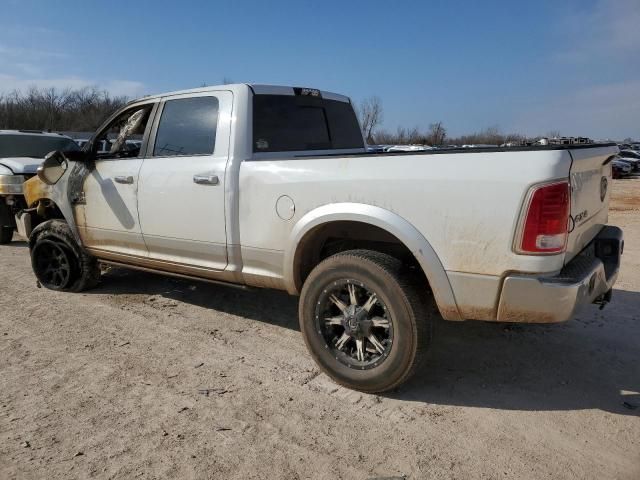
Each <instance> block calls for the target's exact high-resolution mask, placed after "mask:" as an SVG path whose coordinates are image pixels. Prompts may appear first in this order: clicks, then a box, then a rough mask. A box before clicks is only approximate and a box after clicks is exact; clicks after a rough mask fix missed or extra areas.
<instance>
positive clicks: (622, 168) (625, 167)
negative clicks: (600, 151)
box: [611, 160, 633, 178]
mask: <svg viewBox="0 0 640 480" xmlns="http://www.w3.org/2000/svg"><path fill="white" fill-rule="evenodd" d="M611 168H612V170H613V172H612V177H613V178H622V177H626V176H627V175H630V174H631V172H632V170H633V166H632V165H631V164H630V163H628V162H625V161H622V160H612V161H611Z"/></svg>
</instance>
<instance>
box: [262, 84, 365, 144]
mask: <svg viewBox="0 0 640 480" xmlns="http://www.w3.org/2000/svg"><path fill="white" fill-rule="evenodd" d="M349 148H364V142H363V140H362V134H361V132H360V127H359V125H358V120H357V119H356V115H355V113H354V111H353V107H352V106H351V104H350V103H347V102H341V101H338V100H328V99H322V98H318V97H308V96H294V95H254V97H253V151H254V152H292V151H304V150H334V149H349Z"/></svg>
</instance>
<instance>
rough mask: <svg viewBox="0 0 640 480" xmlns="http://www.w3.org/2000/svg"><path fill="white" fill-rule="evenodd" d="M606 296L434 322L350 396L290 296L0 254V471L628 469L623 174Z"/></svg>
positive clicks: (421, 474)
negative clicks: (58, 287) (316, 357)
mask: <svg viewBox="0 0 640 480" xmlns="http://www.w3.org/2000/svg"><path fill="white" fill-rule="evenodd" d="M610 223H612V224H615V225H619V226H621V227H622V228H623V229H624V230H625V237H626V241H627V243H626V251H625V255H624V257H623V259H624V264H623V269H622V273H621V277H620V279H619V281H618V284H617V289H616V291H615V292H614V299H613V303H612V304H611V305H609V306H608V307H607V308H605V309H604V310H603V311H600V310H598V309H597V307H595V306H593V307H590V308H588V309H586V310H584V311H582V312H580V313H579V314H578V316H577V318H575V319H574V320H572V321H570V322H567V323H565V324H560V325H547V326H545V325H504V324H490V323H481V322H466V323H460V324H457V323H448V322H444V321H441V322H440V323H438V324H437V325H436V332H435V333H436V337H435V340H434V344H433V348H432V350H431V353H430V356H429V361H428V364H427V365H426V366H425V368H424V369H423V370H421V371H419V372H418V373H417V375H416V377H415V378H414V379H413V380H412V381H410V382H409V383H408V384H405V385H404V386H403V387H402V388H401V389H400V390H399V391H397V392H394V393H392V394H389V395H383V396H377V395H364V394H360V393H356V392H353V391H349V390H346V389H344V388H339V387H337V386H335V385H334V384H333V383H332V382H331V381H330V380H329V379H328V378H327V377H326V376H324V375H322V374H319V372H318V370H317V368H316V367H315V365H314V363H313V362H312V361H311V359H310V358H309V356H308V355H307V353H306V350H305V346H304V343H303V341H302V338H301V335H300V332H299V330H298V325H297V314H296V308H297V299H296V298H292V297H288V296H287V295H286V294H282V293H279V292H274V291H265V290H263V291H253V292H244V291H241V290H237V289H233V288H227V287H219V286H213V285H209V284H204V283H197V282H189V281H182V280H175V279H169V278H164V277H161V276H156V275H151V274H145V273H140V272H132V271H125V270H111V271H109V272H108V273H106V274H105V276H104V281H103V283H102V285H101V286H100V287H99V288H97V289H96V290H93V291H91V292H88V293H85V294H58V293H54V292H51V291H48V290H45V289H38V288H36V282H35V279H34V277H33V274H32V272H31V268H30V264H29V257H28V251H27V247H26V244H25V243H24V242H21V241H14V242H13V243H12V244H10V245H8V246H2V247H0V373H1V376H0V478H2V479H12V478H20V479H22V478H38V479H40V478H48V479H58V478H59V479H62V478H65V479H66V478H176V479H185V478H225V479H226V478H238V479H247V478H287V479H291V478H344V479H360V478H363V479H364V478H372V477H373V478H375V477H394V476H395V477H401V476H406V477H407V478H411V479H415V478H553V479H557V478H577V479H584V478H593V479H613V478H618V479H634V480H636V479H638V478H640V418H639V417H640V361H639V360H640V355H639V352H640V347H639V345H640V245H639V243H640V242H639V240H640V179H634V180H619V181H615V182H614V202H613V204H612V211H611V214H610Z"/></svg>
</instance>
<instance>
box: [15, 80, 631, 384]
mask: <svg viewBox="0 0 640 480" xmlns="http://www.w3.org/2000/svg"><path fill="white" fill-rule="evenodd" d="M109 133H116V134H117V135H118V139H117V140H116V141H114V142H113V144H112V147H111V151H110V152H106V153H101V154H99V153H97V146H98V145H99V143H100V142H101V141H102V140H103V139H104V138H106V137H107V136H108V135H109ZM132 135H142V138H143V140H142V144H141V145H140V148H139V149H131V148H128V147H127V145H126V141H127V139H128V138H130V137H131V136H132ZM617 151H618V149H617V147H615V146H614V145H609V144H604V145H603V144H600V145H589V146H578V147H567V146H540V147H522V148H518V147H516V148H478V149H465V150H464V151H460V150H443V151H438V150H430V151H424V152H409V153H407V152H401V153H375V154H373V153H367V152H366V146H365V144H364V141H363V138H362V134H361V131H360V127H359V125H358V121H357V119H356V115H355V113H354V110H353V106H352V104H351V102H350V100H349V99H348V98H347V97H344V96H341V95H337V94H334V93H329V92H324V91H319V90H315V89H308V88H292V87H276V86H265V85H245V84H242V85H224V86H219V87H207V88H200V89H195V90H189V91H182V92H175V93H167V94H163V95H156V96H152V97H145V98H142V99H140V100H138V101H135V102H132V103H130V104H128V105H127V106H126V107H124V108H123V109H121V110H120V111H118V112H116V113H115V114H114V115H113V116H112V117H111V118H110V119H109V120H107V122H106V123H105V124H104V126H103V127H102V128H100V130H98V132H97V133H96V134H95V136H94V137H93V139H92V140H91V141H90V142H89V143H88V144H87V145H86V146H85V148H84V150H83V151H82V152H79V153H68V154H65V155H63V154H60V153H57V152H54V153H52V154H50V155H49V156H48V157H47V159H46V160H45V162H44V163H43V164H42V165H41V166H40V167H39V169H38V176H37V177H34V178H32V179H31V180H29V181H27V182H26V183H25V185H24V192H25V197H26V199H27V203H28V209H26V210H25V211H24V212H21V215H18V217H19V218H18V223H19V228H20V229H21V231H23V232H24V233H26V234H29V233H30V238H29V246H30V252H31V258H32V265H33V269H34V272H35V275H36V277H37V279H38V281H39V282H40V284H42V285H43V286H45V287H48V288H51V289H55V290H64V291H79V290H82V289H86V288H89V287H92V286H94V285H95V284H96V283H97V282H98V281H99V278H100V270H99V267H98V265H99V263H107V264H114V265H120V266H126V267H130V268H136V269H141V270H148V271H153V272H162V273H165V274H167V275H175V276H180V277H188V278H197V279H201V280H207V281H211V282H214V283H216V282H217V283H220V282H223V283H232V284H240V285H243V286H254V287H268V288H275V289H282V290H286V291H288V292H289V293H291V294H293V295H300V301H299V305H300V307H299V317H300V326H301V330H302V334H303V336H304V339H305V341H306V343H307V346H308V348H309V351H310V352H311V354H312V355H313V357H314V359H315V360H316V361H317V363H318V364H319V366H320V367H321V368H322V370H323V371H325V372H326V373H327V374H328V375H330V376H331V377H332V378H333V379H334V380H335V381H336V382H338V383H340V384H342V385H346V386H348V387H350V388H354V389H358V390H362V391H366V392H381V391H385V390H389V389H391V388H394V387H396V386H398V385H399V384H401V383H402V382H403V381H404V380H406V379H407V378H408V377H409V375H410V374H411V372H412V371H413V370H414V368H415V366H416V365H417V364H418V363H419V361H420V360H421V359H422V358H423V357H424V354H425V352H426V351H427V347H428V344H429V341H430V334H431V324H432V321H433V319H434V318H435V315H437V314H438V313H439V315H441V316H442V317H443V318H445V319H446V320H454V321H459V320H486V321H497V322H561V321H565V320H568V319H569V318H571V317H572V315H573V313H574V311H575V310H576V308H577V307H579V306H582V305H585V304H590V303H598V304H601V305H604V304H605V303H606V302H607V301H609V299H610V297H611V289H612V286H613V284H614V282H615V280H616V277H617V274H618V269H619V265H620V255H621V254H622V247H623V241H622V232H621V230H620V229H618V228H616V227H611V226H607V225H606V223H607V217H608V204H609V194H610V188H609V186H610V179H611V165H610V162H611V159H612V158H613V156H614V155H615V154H616V153H617ZM211 294H212V295H215V290H212V293H211Z"/></svg>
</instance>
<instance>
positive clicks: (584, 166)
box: [565, 146, 618, 263]
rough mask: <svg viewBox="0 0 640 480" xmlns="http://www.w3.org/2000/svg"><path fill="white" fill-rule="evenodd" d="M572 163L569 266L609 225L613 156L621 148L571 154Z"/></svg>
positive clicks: (588, 149)
mask: <svg viewBox="0 0 640 480" xmlns="http://www.w3.org/2000/svg"><path fill="white" fill-rule="evenodd" d="M569 153H570V155H571V158H572V162H571V217H570V218H569V238H568V241H567V254H566V256H565V263H567V262H569V261H570V260H571V259H572V258H573V257H574V256H576V255H577V254H578V253H580V251H581V250H582V249H583V248H584V247H585V246H586V245H587V244H588V243H589V242H590V241H591V240H592V239H593V237H595V236H596V235H597V234H598V232H599V231H600V230H601V229H602V227H604V226H605V225H606V223H607V219H608V215H609V197H610V192H611V162H610V159H611V156H612V155H615V154H616V153H618V147H615V146H606V147H596V148H594V147H590V148H575V149H571V150H569Z"/></svg>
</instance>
